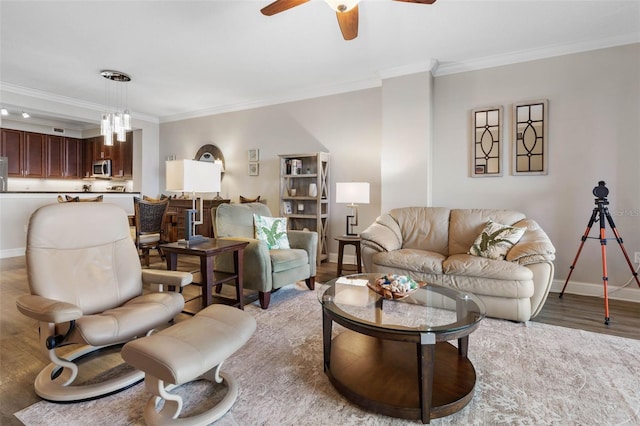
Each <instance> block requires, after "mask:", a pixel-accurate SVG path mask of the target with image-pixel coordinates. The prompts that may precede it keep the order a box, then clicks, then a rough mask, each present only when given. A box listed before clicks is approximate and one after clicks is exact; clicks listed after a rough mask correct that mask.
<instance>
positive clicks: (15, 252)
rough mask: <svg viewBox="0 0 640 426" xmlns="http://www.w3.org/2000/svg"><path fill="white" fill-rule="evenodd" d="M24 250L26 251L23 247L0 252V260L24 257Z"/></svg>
mask: <svg viewBox="0 0 640 426" xmlns="http://www.w3.org/2000/svg"><path fill="white" fill-rule="evenodd" d="M25 250H26V248H25V247H20V248H14V249H7V250H0V259H6V258H9V257H19V256H24V253H25Z"/></svg>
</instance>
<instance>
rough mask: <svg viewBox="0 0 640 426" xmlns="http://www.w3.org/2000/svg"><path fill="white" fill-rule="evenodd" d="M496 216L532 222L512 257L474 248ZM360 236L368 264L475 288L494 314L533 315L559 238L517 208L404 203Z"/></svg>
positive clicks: (374, 269) (513, 317) (508, 220)
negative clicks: (478, 252) (476, 253)
mask: <svg viewBox="0 0 640 426" xmlns="http://www.w3.org/2000/svg"><path fill="white" fill-rule="evenodd" d="M489 219H492V220H493V221H495V222H497V223H500V224H504V225H512V226H516V227H521V228H522V227H526V228H527V230H526V232H525V233H524V235H523V236H522V238H521V239H520V241H519V242H518V243H516V244H515V245H514V246H513V247H511V249H510V250H509V252H508V253H507V256H506V259H505V260H494V259H488V258H486V257H478V256H473V255H470V254H467V252H469V249H470V247H471V245H472V244H473V242H474V240H475V239H476V238H477V237H478V235H480V233H481V232H482V230H483V229H484V227H485V225H486V223H487V221H488V220H489ZM360 237H361V238H362V259H363V263H364V265H365V268H366V270H367V272H381V273H396V274H401V275H408V276H411V277H412V278H414V279H416V280H420V281H426V282H428V283H431V284H438V285H442V286H445V287H451V288H454V289H458V290H461V291H465V292H470V293H473V294H475V295H477V296H478V297H479V298H480V299H481V300H482V301H483V302H484V304H485V307H486V312H487V316H490V317H495V318H503V319H508V320H512V321H519V322H524V321H529V320H530V319H531V318H533V317H534V316H536V315H537V314H538V313H539V312H540V309H542V306H543V304H544V302H545V300H546V299H547V295H548V293H549V290H550V288H551V283H552V281H553V273H554V267H553V262H552V261H553V260H554V259H555V248H554V246H553V244H552V243H551V240H549V237H548V236H547V234H545V232H544V231H543V230H542V228H540V226H539V225H538V224H537V223H536V222H535V221H534V220H532V219H528V218H526V217H525V215H524V214H523V213H520V212H516V211H511V210H493V209H449V208H444V207H406V208H398V209H393V210H391V211H390V212H389V213H386V214H383V215H381V216H380V217H378V218H377V219H376V221H375V222H374V223H373V224H372V225H370V226H369V227H368V228H367V229H366V230H365V231H363V232H362V233H361V234H360Z"/></svg>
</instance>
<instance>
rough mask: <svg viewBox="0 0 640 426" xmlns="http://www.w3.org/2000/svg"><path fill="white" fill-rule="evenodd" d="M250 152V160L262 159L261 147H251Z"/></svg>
mask: <svg viewBox="0 0 640 426" xmlns="http://www.w3.org/2000/svg"><path fill="white" fill-rule="evenodd" d="M247 152H248V160H249V162H255V161H260V150H259V149H250V150H248V151H247Z"/></svg>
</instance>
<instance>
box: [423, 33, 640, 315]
mask: <svg viewBox="0 0 640 426" xmlns="http://www.w3.org/2000/svg"><path fill="white" fill-rule="evenodd" d="M434 92H435V98H434V114H435V133H434V144H433V158H434V162H433V204H434V205H439V206H449V207H479V208H489V207H498V208H506V209H515V210H519V211H522V212H524V213H526V214H527V215H528V216H530V217H531V218H533V219H535V220H536V221H538V222H539V223H540V224H541V226H542V227H543V228H544V230H545V231H546V232H547V233H548V234H549V236H550V237H551V240H552V241H553V243H554V245H555V246H556V250H557V258H556V262H555V266H556V281H557V282H556V285H558V284H560V288H561V285H562V284H564V281H565V280H566V277H567V275H568V273H569V266H570V265H571V263H572V262H573V260H574V257H575V255H576V253H577V250H578V246H579V243H580V237H581V236H582V234H584V232H585V229H586V227H587V223H588V221H589V218H590V216H591V213H592V210H593V208H594V207H595V204H594V196H593V195H592V193H591V191H592V189H593V188H594V186H596V185H597V183H598V181H599V180H604V181H606V183H607V186H608V188H609V189H610V194H609V201H610V203H611V204H610V205H609V210H610V212H611V215H612V217H613V220H614V222H615V224H616V225H617V229H618V231H619V232H620V234H621V236H622V238H623V240H624V245H625V248H626V249H627V252H628V253H629V256H630V258H631V261H632V262H633V253H634V252H635V251H640V127H639V126H638V125H639V121H640V44H634V45H628V46H622V47H616V48H610V49H603V50H597V51H591V52H586V53H579V54H573V55H567V56H561V57H556V58H550V59H544V60H537V61H532V62H525V63H520V64H514V65H508V66H502V67H498V68H492V69H486V70H479V71H472V72H465V73H460V74H453V75H446V76H440V77H436V78H435V88H434ZM540 98H546V99H548V100H549V155H550V159H549V174H548V175H547V176H512V175H511V174H510V171H509V170H510V169H509V164H510V163H509V161H508V158H505V159H504V160H505V161H504V162H503V166H504V167H505V169H504V170H505V173H504V174H503V176H502V177H492V178H470V177H469V171H468V167H469V166H468V164H469V133H470V118H469V115H470V110H471V109H473V108H476V107H482V106H491V105H503V106H504V112H505V114H504V120H505V121H504V123H505V135H504V137H505V138H504V140H505V142H507V144H504V145H503V149H504V153H505V154H506V155H507V156H508V154H509V152H510V151H509V149H508V146H509V145H508V142H509V141H510V131H511V127H510V125H509V123H510V120H511V107H512V104H513V103H514V102H519V101H522V100H531V99H540ZM598 231H599V228H598V225H597V224H595V225H594V226H593V228H592V230H591V234H590V235H591V236H597V235H598ZM607 235H608V237H611V238H612V237H613V232H612V231H611V229H610V227H609V225H608V224H607ZM607 264H608V273H609V285H610V286H618V285H621V284H623V283H625V282H626V281H627V280H628V279H629V278H630V277H631V272H630V269H629V266H628V265H627V263H626V261H625V259H624V256H623V254H622V252H621V250H620V247H619V245H618V244H617V243H616V241H615V240H612V241H609V242H608V245H607ZM635 266H636V267H637V265H635ZM579 283H591V284H592V285H580V284H579ZM602 287H603V285H602V262H601V258H600V243H599V241H598V240H587V241H586V243H585V245H584V249H583V251H582V253H581V255H580V258H579V261H578V263H577V265H576V268H575V270H574V272H573V275H572V277H571V283H570V284H569V286H568V289H567V290H568V291H576V290H578V291H580V292H582V293H587V294H589V293H591V294H595V295H598V296H602V294H603V293H602V291H603V289H602ZM620 295H623V297H624V298H628V299H633V300H640V288H638V285H637V284H636V283H635V282H632V283H631V284H630V286H629V288H628V290H624V291H621V292H620V293H618V294H615V293H614V295H612V296H620ZM612 315H615V313H612Z"/></svg>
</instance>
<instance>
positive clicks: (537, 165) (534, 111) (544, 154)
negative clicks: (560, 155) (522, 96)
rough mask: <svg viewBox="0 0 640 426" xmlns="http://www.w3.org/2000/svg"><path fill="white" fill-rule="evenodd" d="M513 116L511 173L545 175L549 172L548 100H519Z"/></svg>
mask: <svg viewBox="0 0 640 426" xmlns="http://www.w3.org/2000/svg"><path fill="white" fill-rule="evenodd" d="M512 115H513V117H512V120H513V130H512V138H511V139H512V141H511V152H512V158H511V169H512V173H513V174H514V175H546V174H547V173H548V171H549V170H548V169H549V136H548V135H549V132H548V128H549V118H548V117H549V101H548V100H546V99H543V100H538V101H528V102H520V103H516V104H514V105H513V114H512Z"/></svg>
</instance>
